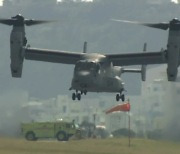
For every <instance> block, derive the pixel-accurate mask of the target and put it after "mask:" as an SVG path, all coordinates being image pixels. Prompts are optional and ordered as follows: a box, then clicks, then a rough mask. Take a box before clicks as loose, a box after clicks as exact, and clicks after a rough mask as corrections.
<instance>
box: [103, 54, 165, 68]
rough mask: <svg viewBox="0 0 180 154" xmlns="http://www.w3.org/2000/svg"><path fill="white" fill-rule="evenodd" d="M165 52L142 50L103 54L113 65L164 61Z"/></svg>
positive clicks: (159, 62)
mask: <svg viewBox="0 0 180 154" xmlns="http://www.w3.org/2000/svg"><path fill="white" fill-rule="evenodd" d="M165 55H166V52H165V51H160V52H142V53H127V54H106V55H105V56H106V57H107V58H108V59H109V60H110V61H112V62H113V65H114V66H127V65H142V64H144V65H147V64H163V63H166V62H167V60H166V58H165V57H166V56H165Z"/></svg>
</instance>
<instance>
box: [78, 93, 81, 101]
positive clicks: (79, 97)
mask: <svg viewBox="0 0 180 154" xmlns="http://www.w3.org/2000/svg"><path fill="white" fill-rule="evenodd" d="M77 99H78V100H79V101H80V100H81V94H80V93H77Z"/></svg>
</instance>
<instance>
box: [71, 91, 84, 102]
mask: <svg viewBox="0 0 180 154" xmlns="http://www.w3.org/2000/svg"><path fill="white" fill-rule="evenodd" d="M82 94H84V95H86V94H87V91H86V90H84V91H81V92H78V91H77V90H76V92H75V93H73V94H72V100H73V101H74V100H76V98H77V100H79V101H80V100H81V95H82Z"/></svg>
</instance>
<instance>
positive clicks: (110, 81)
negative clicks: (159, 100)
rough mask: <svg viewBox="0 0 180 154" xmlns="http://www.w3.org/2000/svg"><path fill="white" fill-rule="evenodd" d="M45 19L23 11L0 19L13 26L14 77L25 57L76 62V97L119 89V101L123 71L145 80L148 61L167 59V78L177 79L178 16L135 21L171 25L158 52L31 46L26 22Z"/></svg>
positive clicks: (18, 74) (73, 85) (179, 59)
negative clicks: (163, 47) (26, 15)
mask: <svg viewBox="0 0 180 154" xmlns="http://www.w3.org/2000/svg"><path fill="white" fill-rule="evenodd" d="M119 21H120V20H119ZM46 22H49V21H44V20H33V19H25V18H24V17H23V16H22V15H20V14H19V15H16V16H15V17H12V18H11V19H0V23H2V24H6V25H10V26H13V29H12V32H11V36H10V50H11V52H10V58H11V65H10V67H11V74H12V77H18V78H19V77H21V74H22V67H23V61H24V59H27V60H37V61H45V62H53V63H63V64H73V65H75V68H74V75H73V79H72V82H71V87H70V90H75V92H74V93H73V94H72V99H73V100H75V99H78V100H81V96H82V94H85V95H86V93H87V92H111V93H117V95H116V100H117V101H119V100H120V99H121V100H122V101H124V100H125V96H124V94H123V92H124V91H125V88H124V83H123V81H122V80H121V78H120V77H121V74H122V73H125V72H135V73H141V76H142V80H143V81H145V77H146V76H145V72H146V65H148V64H166V63H167V76H168V80H169V81H175V80H176V77H177V69H178V66H179V64H180V21H179V20H177V19H173V20H172V21H170V23H158V24H151V23H138V22H132V23H136V24H142V25H145V26H149V27H153V28H159V29H163V30H167V29H168V28H169V39H168V45H167V49H166V50H161V51H157V52H141V53H123V54H98V53H87V52H86V50H87V49H86V48H87V43H85V44H84V50H83V52H81V53H80V52H69V51H58V50H51V49H37V48H31V47H30V46H29V45H27V39H26V36H25V25H26V26H31V25H36V24H42V23H46ZM144 48H145V46H144ZM144 51H145V49H144ZM128 65H142V68H141V69H129V68H128V69H127V68H124V66H128Z"/></svg>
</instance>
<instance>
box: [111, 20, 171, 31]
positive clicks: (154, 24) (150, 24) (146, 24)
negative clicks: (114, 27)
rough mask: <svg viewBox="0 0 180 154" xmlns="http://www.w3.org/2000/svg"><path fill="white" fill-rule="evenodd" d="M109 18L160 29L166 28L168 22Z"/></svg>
mask: <svg viewBox="0 0 180 154" xmlns="http://www.w3.org/2000/svg"><path fill="white" fill-rule="evenodd" d="M111 20H112V21H117V22H123V23H130V24H137V25H143V26H147V27H152V28H158V29H162V30H167V29H168V28H169V23H166V22H162V23H141V22H137V21H127V20H117V19H111Z"/></svg>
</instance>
